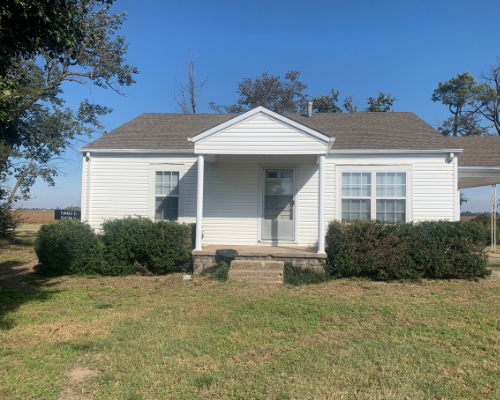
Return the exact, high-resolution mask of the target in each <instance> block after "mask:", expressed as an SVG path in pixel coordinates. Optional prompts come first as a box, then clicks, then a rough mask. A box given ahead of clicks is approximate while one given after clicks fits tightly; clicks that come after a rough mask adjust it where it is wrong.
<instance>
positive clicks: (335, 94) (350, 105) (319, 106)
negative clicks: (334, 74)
mask: <svg viewBox="0 0 500 400" xmlns="http://www.w3.org/2000/svg"><path fill="white" fill-rule="evenodd" d="M339 95H340V92H339V91H338V90H337V91H335V90H334V89H332V95H331V96H322V95H320V96H318V97H313V107H314V108H315V109H316V112H317V113H323V112H326V113H339V112H342V109H341V108H340V107H339V106H338V105H337V102H338V99H339ZM366 101H367V103H368V107H367V108H366V109H364V110H363V111H364V112H387V111H391V107H392V106H393V104H394V102H395V101H396V98H395V97H391V95H390V94H388V95H385V94H384V93H382V92H380V94H379V96H378V97H377V98H375V97H369V98H368V99H366ZM343 106H344V109H345V110H346V111H347V112H348V113H355V112H359V111H358V110H359V105H358V103H355V102H354V98H353V96H352V94H350V95H349V96H348V97H347V98H346V99H345V100H344V104H343Z"/></svg>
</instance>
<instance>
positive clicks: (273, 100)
mask: <svg viewBox="0 0 500 400" xmlns="http://www.w3.org/2000/svg"><path fill="white" fill-rule="evenodd" d="M299 77H300V72H299V71H294V70H292V71H288V72H287V73H286V75H285V79H281V77H279V76H272V75H269V73H268V72H264V73H263V74H262V75H261V76H260V77H257V78H255V79H253V78H246V79H244V80H243V81H242V82H240V83H238V90H237V91H236V92H237V93H238V94H239V98H238V100H237V101H236V103H234V104H232V105H218V104H215V103H213V102H212V103H210V108H212V109H213V110H215V111H217V112H220V113H224V112H225V113H237V114H241V113H244V112H246V111H248V110H251V109H253V108H255V107H258V106H263V107H266V108H268V109H270V110H273V111H275V112H278V113H299V112H305V110H306V108H307V95H306V94H304V90H305V89H306V88H307V85H306V84H305V83H302V82H301V81H300V80H299Z"/></svg>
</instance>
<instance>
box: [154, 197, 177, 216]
mask: <svg viewBox="0 0 500 400" xmlns="http://www.w3.org/2000/svg"><path fill="white" fill-rule="evenodd" d="M178 216H179V198H178V197H156V198H155V220H166V221H175V220H177V218H178Z"/></svg>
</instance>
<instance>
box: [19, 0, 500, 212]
mask: <svg viewBox="0 0 500 400" xmlns="http://www.w3.org/2000/svg"><path fill="white" fill-rule="evenodd" d="M113 10H114V11H116V12H121V11H126V12H127V13H128V19H127V21H126V22H125V24H124V27H123V29H122V32H121V34H123V35H125V36H126V38H127V42H128V43H129V44H130V45H129V53H128V62H129V63H130V64H132V65H134V66H136V67H138V68H139V71H140V74H139V75H138V76H137V77H136V80H137V83H136V84H135V85H133V86H132V87H130V88H127V90H126V91H127V93H128V96H126V97H121V96H119V95H117V94H115V93H113V92H112V91H110V90H107V91H104V90H100V89H99V88H93V90H92V94H91V95H90V93H89V90H88V87H79V86H78V87H77V85H76V84H67V85H65V87H64V89H65V97H66V98H67V99H68V103H69V104H77V103H79V101H80V99H82V98H91V99H92V100H93V101H95V102H96V103H100V104H105V105H108V106H110V107H113V109H114V111H113V113H112V114H111V115H109V116H106V117H105V118H104V123H105V125H106V127H107V129H108V130H111V129H114V128H116V127H118V126H120V125H122V124H124V123H125V122H127V121H129V120H131V119H132V118H135V117H136V116H138V115H140V114H142V113H144V112H176V111H178V109H177V107H176V104H175V103H174V102H173V98H172V94H173V92H174V88H175V83H176V80H177V81H179V80H182V79H183V69H184V66H185V64H186V62H187V60H188V55H189V53H190V52H191V53H192V54H193V55H194V56H195V58H196V66H197V68H198V73H199V76H200V77H208V79H209V80H208V83H207V84H206V85H205V88H204V90H203V92H202V95H201V98H200V103H199V112H211V110H210V109H209V107H208V104H209V102H211V101H214V102H216V103H221V104H229V103H231V102H233V101H234V100H235V99H236V88H237V86H236V83H237V82H239V81H241V80H242V79H243V78H246V77H256V76H258V75H260V74H262V72H264V71H269V73H270V74H273V75H281V76H284V75H285V73H286V72H287V71H289V70H291V69H295V70H299V71H301V73H302V75H301V79H302V81H303V82H305V83H307V84H308V88H307V91H306V92H307V93H308V94H310V95H317V94H319V93H322V94H327V93H329V91H330V90H331V89H332V88H335V89H338V90H340V93H341V94H340V98H341V99H344V98H345V97H346V96H347V95H349V94H352V95H353V96H354V97H355V99H356V100H357V101H358V102H359V103H360V105H362V106H363V105H364V103H365V99H366V98H367V97H369V96H376V95H377V94H378V93H379V92H380V91H383V92H384V93H391V94H392V95H393V96H395V97H396V98H397V102H396V104H395V107H394V110H395V111H412V112H414V113H416V114H417V115H418V116H420V117H421V118H423V119H424V120H425V121H427V122H428V123H430V124H431V125H434V126H435V125H436V122H437V121H438V120H443V119H445V118H447V117H448V112H447V109H446V107H445V106H443V105H440V104H437V103H433V102H432V101H431V94H432V92H433V90H434V89H435V88H436V87H437V85H438V83H439V82H440V81H446V80H448V79H450V78H452V77H453V76H455V75H457V74H459V73H463V72H465V71H469V72H471V73H472V74H473V75H475V76H477V75H479V73H480V72H481V71H482V70H486V69H488V67H489V66H490V65H491V64H493V63H494V62H495V60H496V57H497V56H500V49H499V48H498V44H497V39H498V37H499V36H500V23H499V22H498V15H499V11H500V2H498V1H481V2H480V3H472V2H470V1H457V0H454V1H439V0H434V1H417V2H415V1H413V2H409V1H401V0H400V1H347V2H346V1H316V2H305V1H290V0H288V1H273V0H268V1H252V2H238V1H236V2H235V1H207V0H205V1H197V0H193V1H190V2H180V1H179V2H170V1H168V2H167V1H153V0H143V1H140V2H138V1H131V0H117V1H116V2H115V5H114V6H113ZM94 138H97V136H95V137H94ZM86 141H87V142H88V141H89V140H86ZM77 147H82V145H78V146H77ZM67 156H68V162H67V164H66V165H65V166H63V173H64V175H61V176H59V177H58V178H57V179H56V186H55V187H47V186H46V185H45V184H44V183H43V182H39V183H37V184H36V185H35V187H34V188H33V190H32V194H33V195H34V196H35V197H36V198H35V199H32V200H30V201H24V202H20V203H18V205H19V206H23V207H47V208H50V207H66V206H69V205H70V204H71V205H79V204H80V192H81V165H80V164H81V158H80V156H79V155H78V154H76V153H75V152H70V153H68V154H67ZM490 190H491V189H490V188H489V187H487V188H480V189H469V190H466V191H464V193H465V195H466V196H467V197H468V198H469V199H470V200H469V203H468V204H467V205H465V206H464V207H463V209H462V210H471V211H484V210H489V207H490V200H489V199H490Z"/></svg>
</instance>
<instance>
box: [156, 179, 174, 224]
mask: <svg viewBox="0 0 500 400" xmlns="http://www.w3.org/2000/svg"><path fill="white" fill-rule="evenodd" d="M154 209H155V220H156V221H161V220H166V221H176V220H177V219H178V217H179V172H178V171H156V173H155V204H154Z"/></svg>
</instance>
